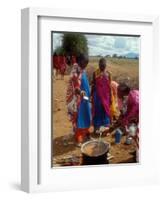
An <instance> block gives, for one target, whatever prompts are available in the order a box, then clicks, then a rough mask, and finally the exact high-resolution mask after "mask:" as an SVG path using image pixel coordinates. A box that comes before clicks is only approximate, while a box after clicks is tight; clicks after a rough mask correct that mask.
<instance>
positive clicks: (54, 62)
mask: <svg viewBox="0 0 163 200" xmlns="http://www.w3.org/2000/svg"><path fill="white" fill-rule="evenodd" d="M58 67H59V58H58V56H56V55H54V56H53V68H55V69H58Z"/></svg>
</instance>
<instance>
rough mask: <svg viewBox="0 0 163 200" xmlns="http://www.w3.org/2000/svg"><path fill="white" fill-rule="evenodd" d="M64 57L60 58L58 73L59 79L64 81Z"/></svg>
mask: <svg viewBox="0 0 163 200" xmlns="http://www.w3.org/2000/svg"><path fill="white" fill-rule="evenodd" d="M66 66H67V64H66V57H65V56H64V55H62V56H60V73H61V79H64V75H65V71H66Z"/></svg>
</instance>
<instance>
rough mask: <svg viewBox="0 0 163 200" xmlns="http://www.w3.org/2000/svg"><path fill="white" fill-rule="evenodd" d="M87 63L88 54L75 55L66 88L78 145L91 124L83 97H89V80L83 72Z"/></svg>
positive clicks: (87, 102) (86, 103)
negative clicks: (74, 63) (75, 61)
mask: <svg viewBox="0 0 163 200" xmlns="http://www.w3.org/2000/svg"><path fill="white" fill-rule="evenodd" d="M87 64H88V56H87V55H85V54H80V55H79V56H78V57H77V66H76V65H75V66H74V69H73V70H72V73H71V76H70V80H69V86H68V90H67V106H68V113H69V116H70V120H71V121H72V124H73V130H74V133H75V139H76V142H77V144H78V145H79V146H80V145H81V143H82V142H84V140H85V139H86V137H87V136H88V135H89V130H88V129H89V127H90V124H91V110H90V104H89V101H88V100H85V99H84V98H83V97H84V96H86V97H87V98H88V99H89V98H90V89H89V82H88V79H87V75H86V72H85V68H86V66H87Z"/></svg>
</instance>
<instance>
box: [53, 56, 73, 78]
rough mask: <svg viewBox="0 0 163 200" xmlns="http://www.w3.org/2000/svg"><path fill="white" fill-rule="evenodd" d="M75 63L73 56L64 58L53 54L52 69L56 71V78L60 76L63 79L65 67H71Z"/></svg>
mask: <svg viewBox="0 0 163 200" xmlns="http://www.w3.org/2000/svg"><path fill="white" fill-rule="evenodd" d="M74 63H76V57H75V56H65V55H57V54H56V53H54V55H53V69H55V71H56V74H55V75H56V77H57V76H58V75H59V74H60V75H61V78H62V79H64V75H65V72H66V68H67V65H73V64H74Z"/></svg>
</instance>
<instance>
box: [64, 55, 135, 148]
mask: <svg viewBox="0 0 163 200" xmlns="http://www.w3.org/2000/svg"><path fill="white" fill-rule="evenodd" d="M88 63H89V58H88V56H87V55H85V54H80V55H79V56H78V57H77V58H76V60H75V62H74V63H73V69H72V71H71V74H70V79H69V82H68V88H67V95H66V102H67V109H68V115H69V118H70V120H71V122H72V126H73V131H74V137H75V140H76V143H77V144H78V145H79V146H80V145H81V144H82V143H83V142H84V141H85V140H86V139H88V138H89V137H90V132H92V129H93V130H94V131H96V130H98V129H100V127H107V128H108V130H109V127H112V128H113V127H114V126H115V127H123V128H124V129H125V128H126V129H127V127H129V125H130V124H131V123H134V124H136V125H137V126H138V124H139V91H138V90H136V89H131V88H130V87H129V85H128V84H126V83H125V82H122V83H119V84H118V83H117V82H116V81H114V80H112V76H111V73H110V72H109V71H108V70H107V62H106V59H105V58H101V59H100V60H99V67H98V69H96V70H95V71H94V73H93V77H92V82H91V83H89V81H88V78H87V74H86V67H87V65H88ZM90 127H92V129H90ZM90 130H91V131H90ZM136 138H137V139H136V141H138V133H137V135H136ZM137 146H138V144H137Z"/></svg>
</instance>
